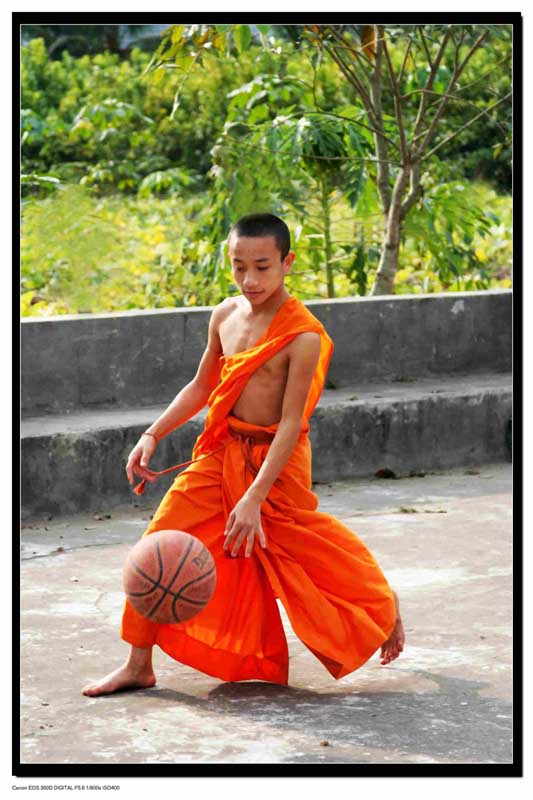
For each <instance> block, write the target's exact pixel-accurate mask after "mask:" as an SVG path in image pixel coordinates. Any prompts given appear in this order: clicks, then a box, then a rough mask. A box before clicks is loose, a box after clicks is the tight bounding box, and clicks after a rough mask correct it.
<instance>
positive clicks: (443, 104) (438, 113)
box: [416, 31, 488, 157]
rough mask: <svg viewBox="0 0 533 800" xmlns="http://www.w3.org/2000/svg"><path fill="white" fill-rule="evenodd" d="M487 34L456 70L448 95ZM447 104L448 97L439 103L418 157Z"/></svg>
mask: <svg viewBox="0 0 533 800" xmlns="http://www.w3.org/2000/svg"><path fill="white" fill-rule="evenodd" d="M487 33H488V31H484V32H483V33H482V34H481V35H480V36H479V37H478V38H477V40H476V41H475V42H474V44H473V45H472V47H471V48H470V50H469V52H468V53H467V54H466V56H465V58H464V60H463V63H462V64H460V65H459V66H458V67H457V68H456V69H454V71H453V74H452V76H451V78H450V81H449V84H448V87H447V89H446V93H448V92H449V90H450V89H452V88H453V85H454V83H455V82H456V81H457V79H458V78H459V76H460V75H461V72H462V71H463V70H464V68H465V67H466V65H467V64H468V62H469V60H470V58H471V57H472V56H473V54H474V53H475V51H476V50H477V49H478V47H480V46H481V43H482V42H483V39H485V37H486V36H487ZM456 55H457V53H456ZM456 63H457V62H456ZM422 97H423V98H424V97H426V95H425V94H424V95H422ZM447 104H448V99H447V97H446V96H444V97H443V98H442V100H441V102H440V103H439V107H438V108H437V111H436V112H435V116H434V117H433V119H432V120H431V124H430V126H429V128H428V131H427V133H426V136H425V137H424V141H423V142H422V144H421V145H420V147H419V148H418V150H417V153H416V156H417V157H418V156H421V155H422V153H423V152H424V150H425V149H426V147H427V146H428V144H429V142H430V141H431V138H432V136H433V134H434V132H435V128H436V127H437V123H438V121H439V120H440V118H441V117H442V115H443V114H444V110H445V108H446V106H447Z"/></svg>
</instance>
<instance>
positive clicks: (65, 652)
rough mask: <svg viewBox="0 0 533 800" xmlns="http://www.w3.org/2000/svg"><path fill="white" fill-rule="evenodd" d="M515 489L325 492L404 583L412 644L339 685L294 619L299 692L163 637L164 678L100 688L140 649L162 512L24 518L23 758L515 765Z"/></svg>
mask: <svg viewBox="0 0 533 800" xmlns="http://www.w3.org/2000/svg"><path fill="white" fill-rule="evenodd" d="M511 484H512V467H511V465H510V464H508V463H495V464H489V465H483V466H479V467H473V468H472V467H469V468H468V469H467V468H463V469H453V470H448V471H445V472H439V473H426V475H425V476H423V477H422V476H420V477H410V478H402V479H399V480H384V479H377V478H373V479H357V480H351V481H339V482H334V483H330V484H323V485H317V486H316V487H315V489H316V491H317V494H318V495H319V497H320V509H321V510H323V511H327V512H329V513H333V514H335V515H336V516H337V517H339V518H340V519H341V520H343V521H344V522H345V523H346V524H347V525H349V526H350V527H351V528H352V529H353V530H354V531H355V532H356V533H357V534H358V535H359V536H360V537H361V538H362V539H363V540H364V541H365V542H366V543H367V544H368V546H369V547H370V549H371V551H372V552H373V553H374V555H375V556H376V557H377V559H378V561H379V562H380V564H381V566H382V567H383V569H384V571H385V574H386V575H387V577H388V579H389V581H390V582H391V584H392V585H393V586H394V587H395V588H396V589H397V590H398V592H399V595H400V600H401V603H402V612H403V618H404V624H405V627H406V633H407V644H406V648H405V651H404V653H403V654H402V656H401V657H400V659H398V660H397V661H395V662H393V663H392V664H391V665H389V666H387V667H382V666H380V664H379V658H378V653H376V655H374V656H373V657H372V658H371V659H370V661H369V662H367V664H365V665H364V666H363V667H362V668H361V669H359V670H358V671H357V672H355V673H352V674H351V675H348V676H346V677H345V678H342V679H341V680H339V681H335V680H334V679H333V678H332V677H331V676H330V675H329V673H327V672H326V670H325V669H324V668H323V667H322V665H321V664H320V662H318V661H317V659H316V658H315V657H314V656H313V655H312V654H311V653H310V652H309V651H308V650H307V649H306V648H305V647H304V646H303V645H302V644H301V643H300V642H299V640H298V639H297V638H296V637H295V636H294V634H293V633H292V631H291V630H290V626H289V624H288V621H287V618H286V616H285V615H283V619H284V623H285V625H286V632H287V638H288V641H289V652H290V656H291V658H290V675H289V686H287V687H282V686H277V685H274V684H267V683H262V682H259V681H249V682H244V683H223V682H221V681H219V680H217V679H215V678H212V677H210V676H207V675H204V674H202V673H199V672H196V671H194V670H192V669H190V668H189V667H186V666H183V665H181V664H179V663H177V662H175V661H173V660H172V659H171V658H170V657H169V656H167V655H166V654H165V653H163V652H162V651H161V650H159V649H158V648H156V649H155V651H154V665H155V668H156V673H157V676H158V683H157V685H156V686H155V687H153V688H152V689H147V690H143V691H140V692H128V693H120V694H116V695H109V696H106V697H100V698H88V697H85V696H84V695H82V694H81V692H80V690H81V687H82V686H83V685H84V684H86V683H88V682H89V681H91V680H93V679H95V678H98V677H100V676H102V675H103V674H105V673H107V672H109V671H110V670H112V669H114V668H115V667H116V666H118V664H119V663H121V662H122V661H123V659H124V657H125V655H126V653H127V652H128V649H129V648H128V645H127V644H126V643H125V642H123V641H122V640H121V639H120V638H119V624H120V617H121V612H122V604H123V595H122V590H121V572H122V564H123V562H124V559H125V556H126V553H127V551H128V549H129V548H130V547H131V546H132V545H133V543H134V542H135V541H137V539H138V538H139V537H140V535H141V534H142V532H143V530H144V528H145V526H146V524H147V520H148V518H149V514H150V513H151V512H153V511H154V510H155V509H154V507H153V506H152V507H149V506H146V500H144V499H143V501H144V504H145V505H144V506H139V507H133V505H132V504H130V505H129V506H123V507H120V508H117V507H114V508H112V509H109V510H107V509H105V508H103V509H102V510H101V513H99V514H97V515H94V514H92V515H78V516H76V517H68V518H57V519H55V518H54V519H46V520H42V519H41V520H33V521H25V522H24V526H23V527H22V529H21V555H22V565H21V579H22V580H21V607H22V617H21V628H22V637H21V638H22V641H21V673H22V681H21V705H22V711H21V735H22V740H21V761H22V763H25V764H26V763H27V764H97V765H100V764H113V763H124V762H128V763H143V764H144V763H150V764H172V763H188V764H195V763H198V764H200V763H224V764H229V763H234V764H239V763H245V764H248V763H256V764H257V763H285V764H298V763H351V764H364V763H366V764H368V763H374V764H375V763H383V764H385V763H389V764H390V763H416V764H435V763H443V764H444V763H468V764H473V763H478V764H490V763H496V764H504V763H511V762H512V760H513V754H512V744H511V725H512V709H511V697H512V686H511V623H512V618H511V611H512V604H511V593H512V575H511V557H512V547H511V533H512V530H511V515H512V509H511ZM96 517H98V518H96Z"/></svg>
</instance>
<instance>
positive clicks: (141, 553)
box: [123, 531, 217, 625]
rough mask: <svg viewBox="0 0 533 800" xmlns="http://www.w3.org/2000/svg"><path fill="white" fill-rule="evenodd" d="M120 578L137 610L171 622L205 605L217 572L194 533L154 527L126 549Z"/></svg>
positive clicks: (149, 617)
mask: <svg viewBox="0 0 533 800" xmlns="http://www.w3.org/2000/svg"><path fill="white" fill-rule="evenodd" d="M123 579H124V591H125V592H126V595H127V597H128V600H129V601H130V603H131V604H132V606H133V608H134V609H135V610H136V611H138V613H139V614H141V615H142V616H143V617H146V619H149V620H151V621H152V622H157V623H161V624H163V625H168V624H172V625H174V624H176V623H179V622H185V621H186V620H188V619H191V617H194V616H195V615H196V614H198V613H199V612H200V611H201V610H202V609H203V608H205V606H206V605H207V603H208V602H209V600H210V599H211V596H212V594H213V592H214V591H215V586H216V581H217V576H216V567H215V562H214V561H213V556H212V555H211V553H210V552H209V550H208V549H207V547H205V546H204V545H203V544H202V542H200V541H199V540H198V539H196V537H194V536H191V535H190V534H189V533H185V532H184V531H157V532H156V533H150V534H148V535H147V536H144V537H143V538H142V539H141V540H140V541H139V542H137V544H136V545H135V546H134V547H133V548H132V549H131V550H130V552H129V553H128V556H127V559H126V563H125V564H124V575H123Z"/></svg>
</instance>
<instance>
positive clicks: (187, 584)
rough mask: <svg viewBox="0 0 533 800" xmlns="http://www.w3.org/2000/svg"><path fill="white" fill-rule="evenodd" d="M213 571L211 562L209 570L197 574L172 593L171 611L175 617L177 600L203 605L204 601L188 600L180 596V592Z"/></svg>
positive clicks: (213, 567)
mask: <svg viewBox="0 0 533 800" xmlns="http://www.w3.org/2000/svg"><path fill="white" fill-rule="evenodd" d="M214 571H215V565H214V564H213V566H212V567H211V569H210V570H209V572H205V573H204V574H203V575H199V576H198V577H197V578H194V579H193V580H192V581H189V583H186V584H185V586H182V587H181V589H180V590H179V592H177V593H176V594H175V595H174V600H173V601H172V613H173V614H174V616H175V617H177V616H178V615H177V614H176V603H177V601H178V600H185V602H186V603H191V604H192V605H194V606H196V605H198V606H203V605H205V603H201V602H199V601H198V600H188V599H187V598H186V597H182V592H184V591H185V589H188V588H189V586H192V584H193V583H197V582H198V581H200V580H202V578H207V577H208V576H209V575H211V574H212V573H213V572H214Z"/></svg>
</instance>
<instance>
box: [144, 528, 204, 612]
mask: <svg viewBox="0 0 533 800" xmlns="http://www.w3.org/2000/svg"><path fill="white" fill-rule="evenodd" d="M193 544H194V540H191V541H190V542H189V544H188V545H187V550H186V551H185V553H184V555H183V558H182V559H181V563H180V564H179V566H178V568H177V570H176V572H175V574H174V577H173V578H172V580H171V581H170V583H169V584H168V586H167V587H163V586H161V589H162V590H163V594H162V596H161V597H160V598H159V600H158V601H157V602H156V604H155V606H153V608H151V609H150V611H149V613H148V614H147V615H146V616H147V617H148V618H150V617H151V616H152V615H153V614H155V612H156V611H157V609H158V608H159V606H160V605H161V603H162V602H163V600H164V599H165V597H166V596H167V594H172V592H171V591H170V589H171V587H172V584H173V583H174V581H175V580H176V578H177V577H178V575H179V574H180V572H181V569H182V567H183V565H184V564H185V562H186V560H187V558H188V556H189V553H190V552H191V549H192V546H193ZM157 554H158V556H159V558H160V559H161V553H160V550H159V542H157ZM162 563H163V562H162V560H161V564H162ZM172 610H173V612H174V603H172ZM174 616H175V617H176V619H177V621H178V622H180V619H179V617H178V615H177V614H176V613H175V612H174Z"/></svg>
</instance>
